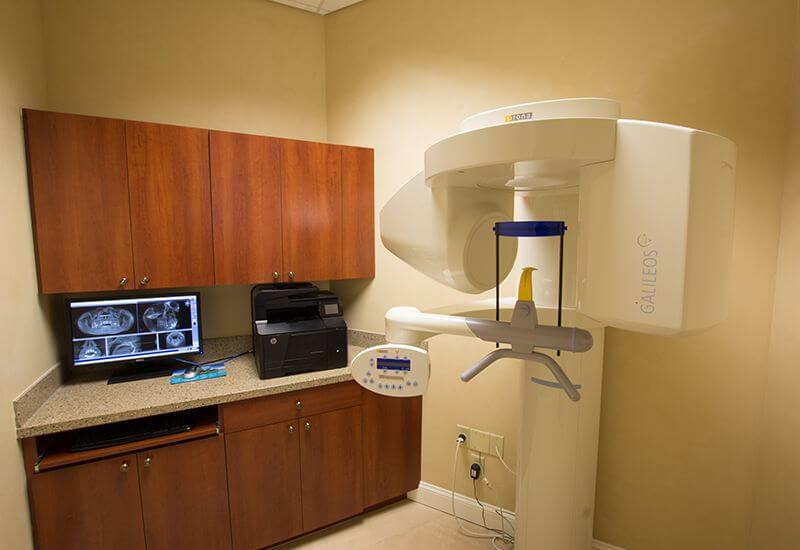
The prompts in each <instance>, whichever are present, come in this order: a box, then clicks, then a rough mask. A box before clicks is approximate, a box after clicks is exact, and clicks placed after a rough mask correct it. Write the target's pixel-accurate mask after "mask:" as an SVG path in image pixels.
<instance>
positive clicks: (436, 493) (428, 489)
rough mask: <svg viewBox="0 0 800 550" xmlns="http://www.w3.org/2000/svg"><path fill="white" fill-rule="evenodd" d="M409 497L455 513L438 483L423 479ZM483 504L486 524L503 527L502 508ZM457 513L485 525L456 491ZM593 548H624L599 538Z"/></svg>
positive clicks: (471, 503) (470, 502)
mask: <svg viewBox="0 0 800 550" xmlns="http://www.w3.org/2000/svg"><path fill="white" fill-rule="evenodd" d="M408 498H409V499H410V500H413V501H414V502H419V503H420V504H424V505H425V506H428V507H430V508H434V509H435V510H439V511H440V512H444V513H446V514H450V515H452V514H453V504H452V500H451V499H452V496H451V493H450V491H449V490H447V489H442V488H441V487H437V486H436V485H431V484H430V483H426V482H424V481H422V482H420V484H419V487H418V488H417V489H415V490H413V491H411V492H410V493H408ZM483 506H484V508H486V525H488V526H489V527H490V528H492V529H501V528H502V525H501V524H502V520H501V519H500V516H499V515H498V514H497V513H496V511H499V510H500V508H498V507H497V506H493V505H492V504H486V503H484V504H483ZM456 513H457V514H458V517H460V518H461V519H463V520H465V521H469V522H470V523H474V524H475V525H480V526H482V525H483V518H482V517H481V508H480V506H478V503H477V502H475V499H474V498H472V497H468V496H465V495H462V494H459V493H456ZM503 515H504V516H505V517H506V519H508V520H510V521H511V522H513V521H514V519H515V516H514V512H509V511H508V510H504V511H503ZM592 550H624V549H623V548H620V547H618V546H613V545H611V544H608V543H605V542H602V541H599V540H594V541H592Z"/></svg>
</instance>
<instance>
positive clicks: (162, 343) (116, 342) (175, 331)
mask: <svg viewBox="0 0 800 550" xmlns="http://www.w3.org/2000/svg"><path fill="white" fill-rule="evenodd" d="M68 310H69V318H70V324H71V327H70V328H71V331H72V334H71V341H72V360H73V364H74V365H76V366H78V365H100V364H105V363H113V362H120V361H132V360H141V359H148V358H156V357H165V356H170V355H180V354H186V353H198V352H199V351H200V349H201V348H200V316H199V311H198V298H197V295H196V294H188V295H177V296H163V297H162V296H158V297H153V296H148V297H139V298H124V299H105V300H103V299H100V300H86V301H80V300H73V301H70V302H69V303H68Z"/></svg>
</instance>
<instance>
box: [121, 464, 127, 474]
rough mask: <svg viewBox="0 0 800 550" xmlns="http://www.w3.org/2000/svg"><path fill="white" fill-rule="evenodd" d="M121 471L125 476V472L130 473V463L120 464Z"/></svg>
mask: <svg viewBox="0 0 800 550" xmlns="http://www.w3.org/2000/svg"><path fill="white" fill-rule="evenodd" d="M119 471H120V472H122V473H123V474H124V473H125V472H127V471H128V463H127V462H123V463H122V464H120V467H119Z"/></svg>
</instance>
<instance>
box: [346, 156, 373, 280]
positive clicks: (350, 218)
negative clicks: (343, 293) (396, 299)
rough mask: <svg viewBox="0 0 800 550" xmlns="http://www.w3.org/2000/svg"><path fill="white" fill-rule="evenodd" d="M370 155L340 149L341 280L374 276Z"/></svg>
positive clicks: (371, 163) (371, 167)
mask: <svg viewBox="0 0 800 550" xmlns="http://www.w3.org/2000/svg"><path fill="white" fill-rule="evenodd" d="M374 174H375V165H374V153H373V150H372V149H365V148H362V147H342V273H341V278H342V279H357V278H366V277H374V276H375V204H374V178H375V176H374Z"/></svg>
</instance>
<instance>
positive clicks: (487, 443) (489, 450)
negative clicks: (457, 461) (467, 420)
mask: <svg viewBox="0 0 800 550" xmlns="http://www.w3.org/2000/svg"><path fill="white" fill-rule="evenodd" d="M456 429H457V430H458V433H457V434H456V435H458V434H460V433H463V434H466V436H467V442H466V443H465V445H466V447H467V448H468V449H470V450H472V451H475V452H478V453H481V454H483V455H488V456H503V451H504V449H503V445H504V442H505V437H504V436H502V435H497V434H493V433H491V432H484V431H482V430H477V429H475V428H470V427H469V426H464V425H462V424H459V425H458V426H457V428H456ZM498 453H499V454H498Z"/></svg>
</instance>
